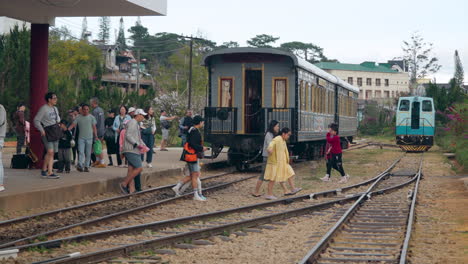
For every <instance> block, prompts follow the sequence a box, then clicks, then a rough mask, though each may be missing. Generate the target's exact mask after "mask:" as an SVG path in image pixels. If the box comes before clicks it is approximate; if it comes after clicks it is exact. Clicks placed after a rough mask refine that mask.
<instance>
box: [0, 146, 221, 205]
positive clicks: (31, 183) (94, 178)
mask: <svg viewBox="0 0 468 264" xmlns="http://www.w3.org/2000/svg"><path fill="white" fill-rule="evenodd" d="M155 150H156V154H154V155H153V162H152V165H153V168H146V167H145V168H144V170H143V174H142V181H143V183H142V185H143V186H148V185H150V186H159V185H162V184H167V180H165V181H163V178H167V177H178V176H179V175H181V168H183V166H184V165H185V163H184V162H181V161H179V158H180V155H181V153H182V148H169V151H159V149H155ZM14 151H15V149H14V148H4V151H3V166H4V168H5V179H4V185H5V189H6V190H5V191H3V192H0V210H5V211H12V210H27V209H30V208H33V207H43V206H45V205H47V204H48V203H57V202H65V201H72V200H75V199H80V198H82V197H85V196H91V195H96V194H99V193H104V192H112V191H115V192H116V193H117V192H118V191H119V190H118V185H117V184H118V182H120V181H121V179H122V178H123V177H125V176H126V173H127V169H126V168H118V167H107V168H91V172H89V173H86V172H78V171H76V169H75V168H74V167H73V168H72V171H71V173H69V174H65V173H62V174H59V175H60V176H61V178H60V179H42V178H41V176H40V171H39V170H28V169H24V170H21V169H10V160H11V157H12V155H13V153H14ZM207 154H209V152H207ZM105 157H107V155H106V156H105ZM226 157H227V154H226V151H225V150H223V153H221V154H220V155H219V156H218V158H217V159H213V160H203V161H202V162H203V163H205V164H209V163H213V162H220V161H224V160H226ZM106 159H107V158H106ZM113 159H114V162H115V155H113ZM144 164H145V163H144ZM171 181H173V180H172V179H171Z"/></svg>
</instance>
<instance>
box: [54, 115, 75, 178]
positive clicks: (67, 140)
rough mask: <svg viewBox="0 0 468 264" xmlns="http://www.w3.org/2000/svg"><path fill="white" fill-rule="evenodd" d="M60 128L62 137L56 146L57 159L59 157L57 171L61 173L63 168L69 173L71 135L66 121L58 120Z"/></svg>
mask: <svg viewBox="0 0 468 264" xmlns="http://www.w3.org/2000/svg"><path fill="white" fill-rule="evenodd" d="M60 128H62V137H61V138H60V140H59V148H58V159H59V163H58V164H59V167H58V170H57V172H58V173H63V169H64V168H65V173H70V164H71V158H70V155H71V148H72V145H71V140H72V138H73V135H72V133H71V131H70V130H68V121H67V120H64V119H62V120H61V121H60Z"/></svg>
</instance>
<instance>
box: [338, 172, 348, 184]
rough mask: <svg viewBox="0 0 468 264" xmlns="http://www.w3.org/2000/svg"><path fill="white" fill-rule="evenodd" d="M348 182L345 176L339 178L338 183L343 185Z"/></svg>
mask: <svg viewBox="0 0 468 264" xmlns="http://www.w3.org/2000/svg"><path fill="white" fill-rule="evenodd" d="M348 180H349V175H348V174H346V175H345V176H343V177H341V180H340V181H339V182H338V183H345V182H347V181H348Z"/></svg>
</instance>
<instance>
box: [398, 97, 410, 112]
mask: <svg viewBox="0 0 468 264" xmlns="http://www.w3.org/2000/svg"><path fill="white" fill-rule="evenodd" d="M409 107H410V105H409V100H401V101H400V107H399V108H398V110H400V111H409Z"/></svg>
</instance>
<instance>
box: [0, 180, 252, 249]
mask: <svg viewBox="0 0 468 264" xmlns="http://www.w3.org/2000/svg"><path fill="white" fill-rule="evenodd" d="M254 177H258V175H252V176H248V177H244V178H242V179H239V180H235V181H232V182H227V183H222V184H218V185H215V186H211V187H208V188H206V189H205V190H204V191H205V192H212V191H216V190H219V189H223V188H226V187H228V186H230V185H232V184H235V183H239V182H242V181H245V180H249V179H252V178H254ZM190 195H193V192H191V193H187V194H183V195H181V196H176V197H172V198H167V199H163V200H159V201H157V202H154V203H151V204H146V205H143V206H139V207H135V208H131V209H128V210H125V211H120V212H116V213H113V214H109V215H106V216H103V217H99V218H96V219H91V220H88V221H84V222H80V223H76V224H71V225H67V226H64V227H61V228H57V229H54V230H49V231H47V232H43V233H40V234H35V235H33V236H29V237H25V238H21V239H18V240H15V241H10V242H7V243H4V244H2V245H0V248H7V247H12V246H18V245H23V244H27V243H31V242H32V241H34V240H35V239H37V238H39V237H47V236H50V235H54V234H57V233H59V232H63V231H65V230H69V229H72V228H75V227H86V226H89V225H92V224H95V223H98V222H103V221H106V220H110V219H112V218H115V217H120V216H124V215H129V214H132V213H134V212H136V211H143V210H148V209H151V208H154V207H156V206H159V205H161V204H165V203H169V202H172V201H175V200H179V199H184V198H187V197H189V196H190Z"/></svg>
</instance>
